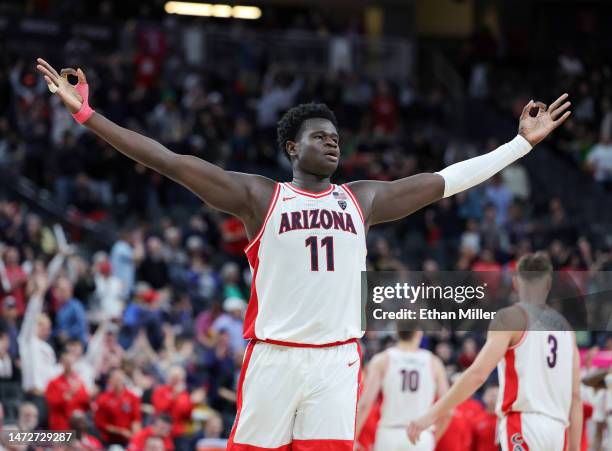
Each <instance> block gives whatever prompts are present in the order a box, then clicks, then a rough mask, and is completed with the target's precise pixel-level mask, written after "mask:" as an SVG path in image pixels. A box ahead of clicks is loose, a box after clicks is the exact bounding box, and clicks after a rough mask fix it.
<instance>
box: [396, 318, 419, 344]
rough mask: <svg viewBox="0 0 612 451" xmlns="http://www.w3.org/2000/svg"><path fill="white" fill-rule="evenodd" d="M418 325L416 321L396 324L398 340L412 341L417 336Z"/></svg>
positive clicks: (401, 321)
mask: <svg viewBox="0 0 612 451" xmlns="http://www.w3.org/2000/svg"><path fill="white" fill-rule="evenodd" d="M417 327H418V323H417V322H415V321H414V320H408V319H404V320H398V321H397V322H396V323H395V331H396V332H397V338H399V339H400V340H402V341H409V340H412V339H413V338H414V336H415V334H416V333H417V332H418V329H417Z"/></svg>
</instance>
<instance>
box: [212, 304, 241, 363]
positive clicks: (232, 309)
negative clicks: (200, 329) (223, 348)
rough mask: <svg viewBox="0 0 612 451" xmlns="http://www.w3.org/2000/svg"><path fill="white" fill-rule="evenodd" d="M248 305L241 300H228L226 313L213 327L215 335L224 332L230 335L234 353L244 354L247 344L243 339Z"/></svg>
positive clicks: (224, 305) (224, 308)
mask: <svg viewBox="0 0 612 451" xmlns="http://www.w3.org/2000/svg"><path fill="white" fill-rule="evenodd" d="M245 310H246V303H245V302H244V301H243V300H242V299H240V298H227V299H226V300H225V301H223V311H224V313H222V314H221V316H219V317H218V318H217V319H216V320H215V322H214V323H213V324H212V326H211V328H210V329H211V331H212V332H213V333H217V334H218V333H219V332H221V331H222V330H223V331H225V332H226V333H227V334H228V335H229V339H230V346H231V349H232V351H233V352H238V353H240V352H242V351H243V350H244V348H245V347H246V342H245V341H244V338H242V332H243V324H244V319H243V318H244V312H245Z"/></svg>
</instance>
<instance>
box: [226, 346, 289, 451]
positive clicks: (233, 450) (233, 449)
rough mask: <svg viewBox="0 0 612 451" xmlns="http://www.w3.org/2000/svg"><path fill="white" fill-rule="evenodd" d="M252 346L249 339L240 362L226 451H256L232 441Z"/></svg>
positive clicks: (240, 408)
mask: <svg viewBox="0 0 612 451" xmlns="http://www.w3.org/2000/svg"><path fill="white" fill-rule="evenodd" d="M254 348H255V342H254V341H250V342H249V344H248V345H247V348H246V351H245V353H244V360H243V362H242V368H241V369H240V378H239V379H238V393H237V395H236V420H235V421H234V426H233V427H232V432H231V434H230V436H229V440H228V442H227V451H251V450H252V451H257V449H256V448H255V447H252V448H242V446H248V445H240V444H235V443H234V435H236V429H237V428H238V421H239V420H240V411H241V410H242V385H243V384H244V378H245V376H246V372H247V368H248V367H249V362H250V361H251V355H252V354H253V349H254ZM260 449H264V448H260ZM277 449H278V450H281V448H277ZM281 451H286V450H281ZM287 451H291V447H289V448H287Z"/></svg>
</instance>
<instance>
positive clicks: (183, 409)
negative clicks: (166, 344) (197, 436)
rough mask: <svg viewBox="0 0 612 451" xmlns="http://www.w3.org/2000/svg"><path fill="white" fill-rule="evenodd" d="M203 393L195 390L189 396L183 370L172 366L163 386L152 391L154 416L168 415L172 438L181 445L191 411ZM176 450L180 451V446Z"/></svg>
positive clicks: (201, 398)
mask: <svg viewBox="0 0 612 451" xmlns="http://www.w3.org/2000/svg"><path fill="white" fill-rule="evenodd" d="M203 399H204V391H203V390H201V389H199V390H195V391H194V392H193V393H192V394H191V395H190V394H189V391H188V390H187V385H186V374H185V369H184V368H183V367H181V366H173V367H172V368H170V370H169V371H168V380H167V383H166V384H165V385H159V386H157V387H156V388H155V389H154V390H153V397H152V401H153V407H154V408H155V414H156V415H161V414H168V415H170V418H172V437H173V438H175V439H178V442H180V443H181V445H182V444H183V442H184V441H183V439H185V434H186V431H187V424H188V423H189V422H190V421H191V411H192V410H193V407H194V405H195V404H198V403H200V402H202V401H203ZM177 448H179V449H181V447H180V446H177Z"/></svg>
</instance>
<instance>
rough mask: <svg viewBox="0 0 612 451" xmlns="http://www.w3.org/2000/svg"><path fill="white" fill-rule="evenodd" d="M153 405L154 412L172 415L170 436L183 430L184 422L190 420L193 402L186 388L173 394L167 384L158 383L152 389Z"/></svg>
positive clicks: (180, 433)
mask: <svg viewBox="0 0 612 451" xmlns="http://www.w3.org/2000/svg"><path fill="white" fill-rule="evenodd" d="M152 402H153V407H154V408H155V413H156V414H158V415H159V414H161V413H167V414H169V415H170V416H171V417H172V436H173V437H177V436H179V435H182V434H183V433H184V432H185V423H188V422H189V421H191V411H192V410H193V403H192V402H191V396H189V392H188V391H187V390H184V391H182V392H181V393H179V394H178V395H175V394H174V392H173V390H172V387H170V386H169V385H160V386H158V387H157V388H156V389H155V390H154V391H153V396H152Z"/></svg>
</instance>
